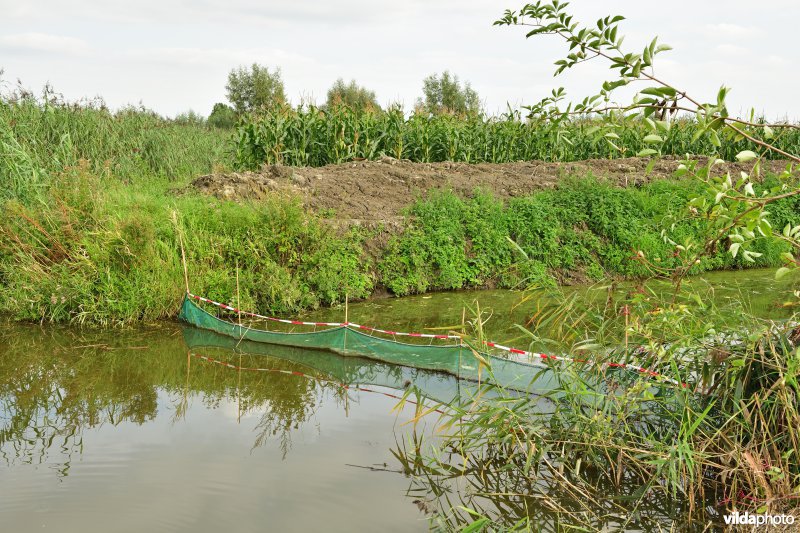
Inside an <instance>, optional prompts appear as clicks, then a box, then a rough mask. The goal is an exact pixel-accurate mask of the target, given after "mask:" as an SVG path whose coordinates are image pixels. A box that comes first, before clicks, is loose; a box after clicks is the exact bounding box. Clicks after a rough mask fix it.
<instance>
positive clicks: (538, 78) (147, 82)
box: [0, 0, 800, 118]
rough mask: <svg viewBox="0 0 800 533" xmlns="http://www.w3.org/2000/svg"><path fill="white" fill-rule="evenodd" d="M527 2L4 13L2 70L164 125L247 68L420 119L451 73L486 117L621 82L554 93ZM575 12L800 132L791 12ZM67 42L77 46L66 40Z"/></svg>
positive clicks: (420, 0)
mask: <svg viewBox="0 0 800 533" xmlns="http://www.w3.org/2000/svg"><path fill="white" fill-rule="evenodd" d="M523 3H524V2H523V1H512V2H506V3H503V2H497V0H436V1H430V0H407V1H404V2H396V1H391V0H302V1H298V0H295V1H294V2H286V1H285V0H139V1H137V2H130V1H129V0H107V1H106V2H103V3H102V4H100V3H99V2H97V0H59V1H55V0H25V1H23V2H20V1H19V0H0V13H2V15H0V17H2V22H3V23H4V24H3V29H4V30H5V31H6V32H7V33H10V32H9V31H8V30H7V28H13V32H14V34H13V35H5V36H2V34H1V33H0V50H1V52H0V68H5V71H6V76H8V77H9V78H21V79H22V81H23V82H24V83H25V85H26V86H28V87H30V88H32V89H35V88H37V87H40V86H41V85H43V84H44V83H45V82H47V81H50V82H51V83H52V84H53V85H54V86H55V87H56V89H57V90H60V91H62V92H64V94H65V95H66V96H67V97H69V98H76V99H77V98H80V97H82V96H93V95H95V94H98V93H99V94H101V95H103V96H104V97H105V98H106V101H107V102H108V103H109V105H111V106H112V107H117V106H121V105H124V104H127V103H131V102H138V101H140V100H141V101H142V102H143V103H144V104H145V105H147V106H150V107H152V108H153V109H155V110H157V111H159V112H161V113H165V114H175V113H177V112H180V111H183V110H185V109H187V108H189V107H192V108H194V109H197V110H200V111H204V110H209V109H211V106H212V105H213V104H214V102H216V101H221V100H223V99H224V98H225V88H224V87H225V81H226V76H227V73H228V71H229V70H230V69H231V68H233V67H235V66H237V65H240V64H249V63H252V62H258V63H262V64H265V65H268V66H269V67H273V68H274V67H280V68H281V70H282V72H283V79H284V81H285V84H286V92H287V96H289V98H290V99H291V100H292V101H293V102H295V103H297V102H299V101H300V98H301V96H302V95H315V96H317V98H320V99H322V98H324V97H325V94H326V91H327V89H328V88H329V87H330V85H331V83H333V81H334V80H335V79H336V78H338V77H343V78H345V79H351V78H355V79H356V80H357V81H358V82H359V83H361V84H363V85H365V86H366V87H368V88H370V89H371V90H374V91H376V93H377V96H378V99H379V101H380V102H381V103H384V104H386V103H389V102H391V101H402V102H404V103H405V104H406V105H407V106H411V105H413V103H414V101H415V100H416V99H417V98H418V97H419V96H420V93H421V87H422V79H423V78H424V77H425V76H427V75H429V74H431V73H433V72H441V71H442V70H445V69H449V70H451V71H452V72H453V73H455V74H457V75H458V76H459V77H460V78H461V79H462V80H463V81H469V82H470V83H471V85H472V86H473V87H474V88H475V89H476V90H477V91H478V93H479V95H480V97H481V99H482V100H484V101H485V103H486V107H487V109H488V110H489V111H491V112H494V111H502V110H504V109H505V107H506V102H511V103H512V104H514V105H518V104H520V103H523V104H530V103H534V102H536V101H538V100H540V99H541V98H543V97H544V96H547V95H548V94H549V93H550V89H552V88H554V87H559V86H564V87H565V88H566V89H567V92H568V95H569V96H570V97H571V98H574V99H580V98H582V97H583V96H586V95H588V94H593V93H594V92H595V91H596V90H597V88H598V87H599V86H600V85H601V83H602V82H603V81H604V80H607V79H611V77H613V75H614V74H613V73H611V72H609V70H608V68H607V65H605V64H603V63H601V62H590V63H586V64H584V65H581V66H580V67H579V68H577V69H575V70H573V71H569V72H567V73H565V74H564V75H563V76H560V77H558V78H553V77H552V73H553V70H554V68H555V67H554V66H553V62H554V61H555V60H557V59H560V58H561V57H563V55H564V54H565V53H566V47H565V46H564V45H563V43H561V42H559V41H558V39H556V38H554V37H541V38H532V39H525V36H524V35H525V31H524V29H522V28H504V27H500V28H498V27H493V26H492V22H493V21H494V20H495V19H496V18H498V17H499V16H501V15H502V12H503V10H504V9H505V8H506V7H511V8H519V7H520V6H521V5H522V4H523ZM98 6H102V8H100V7H98ZM570 10H571V11H573V12H574V14H575V20H576V21H579V22H581V23H583V24H586V25H590V26H591V25H592V24H593V22H594V21H595V20H596V19H597V18H598V17H602V16H605V15H608V14H611V13H620V14H623V15H625V16H627V17H628V18H627V20H625V21H624V23H623V24H622V25H621V27H620V33H622V34H625V35H627V39H626V44H625V46H626V48H628V49H629V51H637V52H638V51H640V50H641V47H642V46H644V45H645V44H646V43H649V42H650V40H651V39H652V37H653V36H654V35H655V34H658V35H659V37H660V41H663V42H665V43H669V44H671V45H673V46H674V48H675V49H674V51H672V52H670V53H669V54H665V55H663V56H659V58H658V61H657V63H656V66H657V73H658V74H659V75H660V76H661V77H664V78H666V79H668V80H669V81H670V82H674V83H675V84H677V85H678V86H680V87H682V88H685V89H687V90H688V91H690V93H692V94H693V95H696V96H697V98H698V99H700V100H703V101H705V100H707V99H712V98H713V97H714V95H715V94H716V90H717V88H718V87H719V86H720V85H721V84H723V83H726V84H730V85H731V86H733V88H734V89H735V92H733V93H732V95H731V99H732V102H731V104H732V105H731V108H732V109H737V108H739V107H740V106H741V107H742V108H746V107H747V106H749V105H757V104H758V103H760V102H763V103H765V105H767V106H768V109H767V111H768V112H769V113H774V114H776V115H783V114H785V113H788V114H789V115H790V116H792V117H797V118H800V103H798V102H797V101H796V99H795V96H794V93H795V92H796V90H795V89H794V88H795V87H796V86H797V85H798V84H799V83H800V64H798V55H797V54H791V53H790V51H792V50H794V49H795V48H796V47H795V43H794V42H793V40H792V39H793V36H794V33H793V29H794V27H793V25H794V21H795V20H797V19H798V18H800V3H798V1H797V0H761V4H760V9H758V10H754V9H752V3H750V2H747V1H746V0H729V2H728V3H727V4H726V5H725V9H724V10H721V9H720V8H719V6H717V5H715V4H714V3H703V2H697V1H696V0H691V1H690V0H674V1H673V4H672V8H671V9H669V10H664V11H662V12H659V13H658V16H656V17H655V18H654V16H653V11H652V7H651V6H649V5H648V4H642V3H641V2H633V0H620V1H619V2H614V3H613V5H611V6H609V5H608V3H602V2H593V1H591V0H573V2H572V4H571V6H570ZM688 12H692V13H693V16H692V17H687V16H686V13H688ZM64 28H69V31H68V33H69V35H70V36H62V35H63V34H64V33H65V32H67V30H65V29H64ZM71 36H74V37H71ZM88 43H90V44H91V46H90V45H89V44H88ZM64 54H70V55H69V60H68V61H67V60H65V55H64ZM742 56H746V58H747V60H746V61H743V60H742V59H741V58H742ZM778 56H780V57H778ZM756 58H758V59H757V60H756ZM765 78H766V79H768V80H769V81H770V88H769V90H768V91H765V89H764V87H763V86H762V85H761V83H762V82H761V80H763V79H765ZM205 112H207V111H205Z"/></svg>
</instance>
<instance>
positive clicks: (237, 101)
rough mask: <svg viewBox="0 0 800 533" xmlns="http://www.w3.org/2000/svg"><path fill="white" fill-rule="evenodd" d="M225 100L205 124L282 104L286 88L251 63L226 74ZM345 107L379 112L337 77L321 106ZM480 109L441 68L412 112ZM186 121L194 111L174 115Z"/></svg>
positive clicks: (274, 72) (466, 88) (363, 93)
mask: <svg viewBox="0 0 800 533" xmlns="http://www.w3.org/2000/svg"><path fill="white" fill-rule="evenodd" d="M225 90H226V96H227V99H228V103H224V102H217V103H216V104H214V107H213V109H212V110H211V114H210V115H209V117H208V125H209V126H215V127H218V128H230V127H233V126H234V125H235V124H236V122H237V120H238V119H239V117H240V116H242V115H246V114H250V113H258V112H259V111H263V110H268V109H273V108H274V107H276V106H282V105H286V103H287V99H286V91H285V88H284V83H283V78H282V76H281V70H280V68H275V69H270V68H269V67H267V66H264V65H260V64H258V63H253V64H252V65H250V66H249V67H248V66H239V67H236V68H234V69H232V70H231V71H230V72H229V73H228V81H227V83H226V85H225ZM339 106H346V107H349V108H351V109H353V110H356V111H364V112H379V111H382V110H383V109H382V108H381V106H380V104H379V103H378V100H377V98H376V96H375V92H374V91H371V90H369V89H367V88H366V87H363V86H361V85H359V84H358V83H357V82H356V80H351V81H350V82H345V80H344V79H343V78H339V79H337V80H336V81H335V82H334V83H333V85H331V87H330V89H328V93H327V98H326V100H325V103H324V104H323V106H322V107H324V108H327V109H332V108H335V107H339ZM480 111H481V102H480V98H479V96H478V93H477V92H476V91H475V89H473V88H472V86H471V85H470V83H469V82H464V83H463V84H462V82H461V80H460V79H459V77H458V76H457V75H455V74H452V73H450V72H449V71H447V70H445V71H444V72H442V73H441V74H438V73H434V74H431V75H430V76H428V77H426V78H425V79H424V80H423V81H422V96H421V97H420V98H418V99H417V101H416V103H415V106H414V112H415V113H423V114H430V115H439V114H448V113H449V114H454V115H460V116H470V115H477V114H479V113H480ZM177 119H178V120H185V121H189V122H196V121H202V117H199V115H197V114H196V113H194V112H191V111H190V112H188V113H184V114H182V115H180V116H179V117H177Z"/></svg>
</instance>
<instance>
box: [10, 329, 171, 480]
mask: <svg viewBox="0 0 800 533" xmlns="http://www.w3.org/2000/svg"><path fill="white" fill-rule="evenodd" d="M58 331H59V335H58V336H54V335H47V334H45V333H43V330H39V329H36V330H34V329H33V328H24V327H19V328H14V329H13V330H12V331H6V332H4V333H2V334H0V345H2V346H4V347H5V349H4V352H3V354H2V357H0V406H1V407H0V408H1V409H2V413H0V454H2V456H3V459H4V460H5V461H6V463H7V464H9V465H11V464H14V463H15V462H21V463H29V464H40V463H44V462H45V461H47V460H48V453H49V450H50V449H56V450H58V451H59V452H60V453H61V454H62V455H63V456H64V460H63V462H62V463H61V466H60V467H59V468H58V469H57V471H58V472H59V475H66V474H67V472H68V471H69V465H70V462H71V460H72V456H73V454H74V453H76V452H77V453H80V450H81V449H82V446H83V430H84V428H86V427H93V426H99V425H103V424H105V423H111V424H114V425H116V424H118V423H120V422H122V421H132V422H135V423H139V424H141V423H144V422H145V421H147V420H149V419H151V418H153V417H154V416H155V414H156V397H157V395H156V391H155V388H154V387H153V385H152V384H151V380H150V379H149V377H148V376H146V372H145V373H143V372H140V371H138V369H137V368H136V367H137V365H136V364H135V363H134V364H131V362H130V360H129V359H128V360H126V359H123V358H119V357H113V356H110V352H109V349H110V346H108V345H105V344H98V343H89V346H88V347H85V348H78V349H72V350H68V349H67V348H65V346H70V345H73V344H74V345H75V346H81V345H84V344H86V343H84V341H85V340H86V339H84V338H81V337H79V336H77V335H76V334H74V332H70V331H68V330H67V331H64V330H58Z"/></svg>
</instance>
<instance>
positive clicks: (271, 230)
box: [0, 165, 372, 325]
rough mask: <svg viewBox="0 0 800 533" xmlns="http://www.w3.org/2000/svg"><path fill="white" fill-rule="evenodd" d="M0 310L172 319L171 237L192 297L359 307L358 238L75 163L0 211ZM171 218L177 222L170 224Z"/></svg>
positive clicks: (258, 304) (362, 267) (302, 216)
mask: <svg viewBox="0 0 800 533" xmlns="http://www.w3.org/2000/svg"><path fill="white" fill-rule="evenodd" d="M0 210H1V211H2V216H0V220H2V222H0V236H2V238H1V239H0V243H1V244H0V304H1V307H0V309H1V310H2V312H5V313H8V314H10V315H11V316H12V317H14V318H15V319H17V320H33V321H42V320H43V321H54V322H63V321H75V322H79V323H97V324H101V325H117V324H124V323H128V322H131V321H137V320H156V319H159V318H166V317H171V316H175V313H176V309H177V306H178V304H179V301H180V298H181V296H182V293H183V290H184V289H183V270H182V267H181V264H180V260H179V258H180V253H179V251H178V250H179V246H178V239H177V232H176V228H180V231H181V232H182V234H183V235H184V236H185V237H184V238H185V242H186V251H187V259H188V261H189V264H190V266H191V281H192V289H193V290H195V291H197V292H199V293H202V294H207V295H210V296H211V297H213V298H216V299H217V300H220V301H229V299H230V298H231V297H232V296H233V295H235V294H236V266H237V264H238V265H239V266H240V273H239V283H240V288H241V298H242V300H241V301H242V306H245V305H246V306H247V307H248V308H253V309H265V310H268V311H270V312H273V313H291V312H296V311H298V310H300V309H305V308H309V307H315V306H318V305H325V304H332V303H335V302H340V301H343V300H344V297H345V294H349V295H350V296H351V297H353V298H361V297H365V296H367V295H368V294H369V292H370V289H371V287H372V280H371V278H370V275H369V273H368V270H367V269H368V266H369V265H368V263H365V262H363V261H362V257H361V256H362V253H361V246H360V240H359V236H358V234H357V233H356V232H354V231H353V232H349V233H347V234H345V235H344V236H337V235H334V234H332V232H331V231H330V230H329V229H327V228H326V227H325V226H323V225H322V224H321V223H320V222H319V221H318V220H317V219H315V218H314V217H311V216H309V215H308V214H306V213H305V212H304V211H303V209H302V208H301V206H300V205H299V204H298V202H296V201H293V200H290V199H285V198H278V197H275V198H272V199H271V200H269V201H266V202H260V203H258V204H245V205H239V204H234V203H229V202H219V201H217V200H213V199H208V198H203V197H197V196H178V197H176V196H175V195H174V193H172V192H170V191H168V190H167V188H166V186H165V185H159V184H157V183H156V184H155V185H149V186H148V185H144V184H142V185H140V186H138V187H129V186H125V185H124V184H117V185H114V184H113V183H110V182H109V181H108V180H105V181H103V180H102V179H101V178H99V177H98V176H96V175H95V174H93V173H92V172H90V169H89V168H88V166H87V165H82V166H78V167H76V168H73V169H69V170H68V171H66V172H63V173H62V174H60V175H58V176H57V177H55V178H53V180H52V182H51V184H50V185H49V187H48V190H47V192H46V193H43V194H41V195H40V196H39V197H38V199H37V201H36V202H35V203H34V204H33V205H29V206H26V205H24V204H21V203H19V202H18V201H9V202H6V203H5V204H3V206H2V208H0ZM173 212H176V213H177V218H178V220H177V224H176V223H175V222H173Z"/></svg>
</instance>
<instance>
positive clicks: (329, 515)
mask: <svg viewBox="0 0 800 533" xmlns="http://www.w3.org/2000/svg"><path fill="white" fill-rule="evenodd" d="M704 280H706V281H704ZM692 283H694V284H696V285H697V286H703V287H706V288H707V290H708V291H709V294H711V296H710V297H711V298H713V299H714V301H716V302H717V303H718V304H719V305H721V306H733V307H736V306H745V307H747V308H748V309H750V310H752V311H753V312H754V313H755V314H757V315H759V316H763V317H770V318H776V319H780V318H783V317H785V316H787V315H788V311H787V310H786V309H784V308H782V307H781V306H780V304H781V302H783V301H785V300H787V299H788V293H789V290H790V289H791V285H790V283H788V282H783V283H777V282H775V281H774V280H773V274H772V272H771V271H747V272H739V273H719V274H710V275H707V276H705V277H704V278H703V279H695V280H693V281H692ZM566 291H567V293H569V292H570V291H582V292H579V294H580V296H581V297H582V298H586V299H591V298H603V297H605V296H604V294H605V292H604V289H602V288H585V287H584V288H575V289H566ZM521 298H522V293H519V292H513V291H483V292H453V293H441V294H433V295H425V296H413V297H408V298H402V299H396V298H395V299H383V300H372V301H369V302H363V303H358V304H352V305H350V306H349V308H348V310H347V312H348V315H349V316H348V318H349V320H350V321H354V322H360V323H364V324H372V325H377V326H386V327H391V328H393V329H396V330H409V331H421V330H423V329H424V328H426V327H428V326H431V325H434V326H440V327H454V326H457V325H459V324H461V322H462V316H463V315H462V313H463V314H464V315H466V314H467V313H469V311H466V312H465V308H467V307H470V306H472V307H474V301H475V300H476V299H479V301H480V305H481V307H482V309H484V310H487V311H489V312H491V316H492V318H491V319H490V321H489V322H488V323H487V329H488V332H489V336H490V337H493V338H495V340H498V341H500V342H509V343H512V344H514V343H516V344H517V345H519V346H521V347H525V346H524V344H525V343H524V342H521V341H524V338H522V337H521V335H520V333H519V330H518V329H517V328H515V327H514V324H519V323H524V322H525V321H526V320H527V319H528V318H529V317H530V315H531V314H532V312H533V310H534V309H535V305H536V301H535V300H532V301H529V302H526V303H525V304H522V305H520V301H521ZM343 314H344V308H337V309H327V310H319V311H316V312H313V313H309V314H308V315H307V316H308V317H315V318H317V319H327V320H343V319H344V316H343ZM184 330H185V328H184V327H183V326H181V325H180V324H177V323H163V324H159V325H155V326H148V327H141V328H134V329H129V330H123V331H117V330H112V331H108V330H107V331H95V330H85V329H84V330H80V329H76V328H70V327H53V326H45V327H41V326H33V325H4V326H3V329H2V330H1V331H0V518H1V519H2V524H3V530H4V531H31V530H34V529H35V530H41V529H48V528H58V529H59V530H60V531H66V532H68V531H104V532H105V531H143V530H153V531H186V530H192V531H200V532H202V531H220V530H228V531H257V530H270V531H271V530H290V531H307V530H326V531H350V530H383V531H409V530H411V531H413V530H420V531H422V530H427V529H428V521H427V518H426V515H425V513H424V512H423V511H422V510H420V506H421V505H420V502H419V501H418V496H416V494H417V491H415V485H416V484H415V480H414V479H413V478H411V477H409V476H408V475H407V474H406V473H403V472H402V471H400V470H402V468H401V465H400V464H399V462H398V461H397V459H396V458H395V453H396V452H397V451H398V450H400V449H402V448H403V447H404V446H405V445H407V443H408V442H409V441H410V439H412V437H413V436H414V433H415V432H416V433H417V434H426V432H429V431H430V427H429V426H430V425H431V423H432V422H433V421H432V420H430V421H429V420H426V419H423V420H422V422H420V423H419V424H417V425H414V424H409V423H408V422H409V420H411V419H412V418H414V416H415V413H416V411H415V410H416V407H415V406H414V405H411V404H406V405H405V406H404V407H401V408H399V409H398V408H397V407H398V400H397V399H396V397H397V396H400V395H402V394H403V387H404V383H405V382H407V381H415V382H417V381H419V382H423V381H424V383H425V384H426V387H427V390H428V392H429V393H430V394H431V395H432V396H434V397H436V398H437V399H439V400H442V401H447V398H448V397H452V396H451V395H456V394H458V393H459V387H460V386H461V385H460V384H458V383H457V382H456V381H455V380H454V379H452V378H451V377H447V376H442V375H439V374H430V373H425V372H416V373H415V372H414V371H411V370H409V369H401V368H398V367H392V366H391V365H385V364H382V363H376V362H369V361H355V362H354V361H339V362H336V360H333V359H331V360H325V362H326V364H327V362H329V361H334V362H333V363H331V364H333V366H336V365H341V367H342V369H343V370H342V372H337V371H336V370H335V369H333V366H331V367H326V366H324V365H323V366H320V365H319V364H314V363H313V361H320V359H319V358H320V357H322V355H321V353H320V352H314V353H299V352H298V353H295V354H294V355H292V353H290V352H291V350H290V351H289V352H286V350H285V349H284V350H283V351H280V350H279V349H278V348H274V349H272V348H267V349H265V350H262V351H261V353H258V354H241V353H234V352H233V351H231V350H230V349H227V348H225V347H224V346H214V345H213V344H214V343H213V342H206V341H203V340H202V339H201V341H199V342H194V345H193V346H189V345H187V341H186V340H185V339H184ZM190 337H191V333H190V334H189V335H188V336H187V339H189V338H190ZM515 341H516V342H515ZM190 344H192V343H190ZM190 348H191V349H190ZM301 352H302V351H301ZM191 354H194V355H191ZM198 354H199V355H205V356H208V357H210V358H212V359H215V360H217V361H224V362H227V363H230V364H232V365H234V366H236V367H244V368H261V369H271V370H285V371H295V372H300V373H305V374H311V375H313V376H316V377H318V378H326V379H330V380H332V382H328V381H320V380H316V379H309V378H306V377H302V376H298V375H292V374H285V373H278V372H266V371H252V370H251V371H243V370H237V369H236V368H230V367H227V366H223V365H222V364H219V363H214V362H212V361H209V360H208V359H203V358H200V357H197V355H198ZM326 357H335V356H333V355H332V354H328V355H327V356H326ZM353 365H356V366H355V368H356V370H355V371H354V370H352V368H353ZM348 369H349V370H348ZM347 372H350V374H348V373H347ZM353 372H355V373H356V374H358V375H360V376H370V378H369V379H368V380H367V382H368V383H370V386H369V388H370V389H371V390H373V391H374V392H363V391H358V390H352V389H351V390H344V389H343V388H341V387H339V386H338V385H336V383H335V382H337V381H342V380H345V379H347V376H348V375H355V374H353ZM361 379H362V381H361V382H362V383H364V381H363V378H361ZM383 393H387V394H389V395H391V396H394V397H390V396H386V395H384V394H383ZM423 507H424V506H423ZM531 512H535V510H532V511H531Z"/></svg>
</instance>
